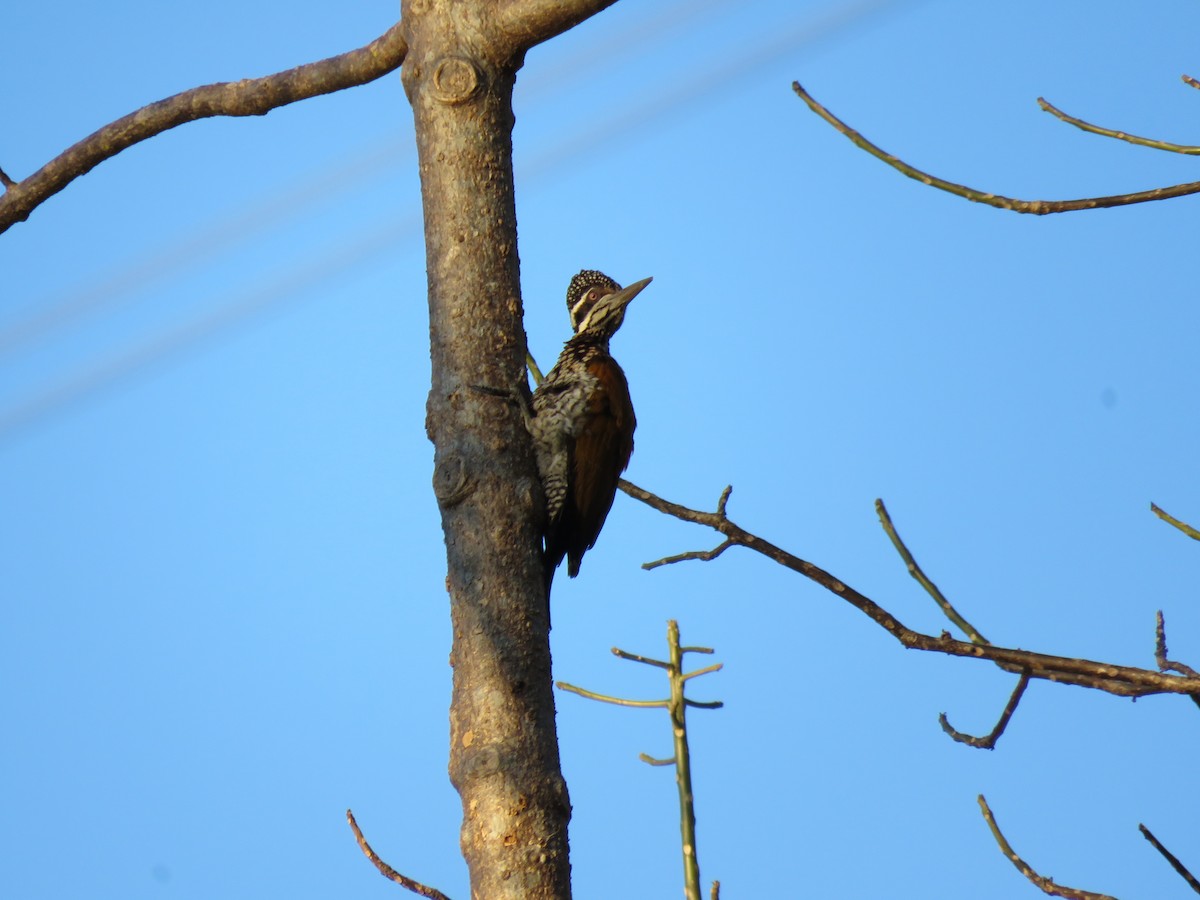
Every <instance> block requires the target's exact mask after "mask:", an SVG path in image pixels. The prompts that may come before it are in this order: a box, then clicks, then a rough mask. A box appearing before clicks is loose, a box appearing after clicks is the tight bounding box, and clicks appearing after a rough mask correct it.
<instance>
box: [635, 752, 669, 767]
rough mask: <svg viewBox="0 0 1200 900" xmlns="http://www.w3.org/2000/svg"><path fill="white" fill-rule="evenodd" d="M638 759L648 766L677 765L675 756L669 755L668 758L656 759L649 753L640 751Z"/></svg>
mask: <svg viewBox="0 0 1200 900" xmlns="http://www.w3.org/2000/svg"><path fill="white" fill-rule="evenodd" d="M638 759H640V760H641V761H642V762H644V763H645V764H646V765H648V766H673V765H675V757H673V756H669V757H667V758H666V759H656V758H655V757H653V756H650V755H649V754H647V753H639V754H638Z"/></svg>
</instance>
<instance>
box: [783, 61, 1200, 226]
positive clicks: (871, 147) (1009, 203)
mask: <svg viewBox="0 0 1200 900" xmlns="http://www.w3.org/2000/svg"><path fill="white" fill-rule="evenodd" d="M792 90H794V91H795V92H796V94H797V95H798V96H799V97H800V99H801V100H803V101H804V102H805V103H807V104H808V108H809V109H811V110H812V111H813V112H815V113H816V114H817V115H818V116H820V117H821V118H822V119H824V120H825V121H826V122H828V123H829V124H830V125H832V126H833V127H834V128H836V129H837V130H838V131H840V132H841V133H842V134H844V135H845V136H846V137H847V138H849V139H850V141H851V142H852V143H853V144H854V145H855V146H856V147H858V148H859V149H860V150H865V151H866V152H867V153H870V154H871V155H872V156H874V157H875V158H876V159H880V160H882V161H883V162H885V163H887V164H888V165H889V166H891V167H892V168H893V169H895V170H896V171H897V172H900V173H901V174H902V175H907V176H908V177H909V178H913V179H915V180H917V181H919V182H921V183H922V184H926V185H929V187H935V188H937V189H938V190H941V191H946V192H947V193H950V194H954V195H955V196H957V197H963V198H964V199H966V200H970V201H971V202H972V203H983V204H985V205H987V206H994V207H996V208H997V209H1007V210H1010V211H1012V212H1018V213H1028V214H1030V215H1035V216H1045V215H1049V214H1050V213H1062V212H1075V211H1077V210H1081V209H1104V208H1108V207H1114V206H1128V205H1130V204H1133V203H1148V202H1150V201H1152V200H1170V199H1172V198H1175V197H1186V196H1187V195H1189V194H1195V193H1197V192H1200V181H1193V182H1189V183H1188V184H1176V185H1171V186H1170V187H1162V188H1155V189H1154V190H1151V191H1136V192H1134V193H1131V194H1116V195H1114V196H1111V197H1085V198H1082V199H1079V200H1018V199H1016V198H1014V197H1005V196H1003V195H1001V194H993V193H990V192H988V191H981V190H979V189H978V188H973V187H967V186H966V185H964V184H957V183H955V182H953V181H947V180H946V179H944V178H938V177H937V176H936V175H930V174H929V173H928V172H923V171H921V170H920V169H918V168H916V167H914V166H910V165H909V164H908V163H906V162H904V161H903V160H902V159H900V158H899V157H896V156H893V155H892V154H890V153H888V152H887V151H886V150H883V149H881V148H880V147H878V146H876V145H875V144H872V143H871V142H870V141H868V140H867V139H866V138H865V137H863V136H862V135H861V134H859V133H858V132H857V131H855V130H854V129H853V128H851V127H850V126H849V125H847V124H846V123H845V122H843V121H842V120H841V119H839V118H838V117H837V116H835V115H834V114H833V113H831V112H830V111H829V110H827V109H826V108H825V107H824V106H822V105H821V104H820V103H818V102H817V101H816V100H814V99H813V97H812V96H811V95H809V93H808V92H807V91H805V90H804V88H802V87H801V86H800V83H799V82H796V81H793V82H792Z"/></svg>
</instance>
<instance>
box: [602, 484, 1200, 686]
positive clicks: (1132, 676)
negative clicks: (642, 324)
mask: <svg viewBox="0 0 1200 900" xmlns="http://www.w3.org/2000/svg"><path fill="white" fill-rule="evenodd" d="M620 487H621V490H623V491H624V492H625V493H626V494H628V495H629V496H631V497H633V498H634V499H636V500H640V501H642V502H643V503H645V504H646V505H647V506H650V507H651V508H653V509H656V510H658V511H659V512H662V513H666V514H667V515H669V516H674V517H675V518H677V519H681V520H682V521H684V522H692V523H694V524H697V525H705V526H708V527H709V528H712V529H714V530H716V531H719V532H720V533H721V534H723V535H725V536H726V537H727V538H729V539H730V540H731V541H732V542H733V543H735V544H738V545H740V546H743V547H748V548H750V549H751V550H754V551H756V552H758V553H761V554H762V555H763V556H766V557H767V558H768V559H771V560H773V561H775V562H776V563H778V564H779V565H781V566H783V567H785V568H788V569H791V570H792V571H793V572H797V573H799V574H801V575H803V576H804V577H806V578H808V579H810V580H812V581H815V582H816V583H817V584H819V585H821V586H822V587H823V588H825V589H826V590H828V591H830V592H831V593H833V594H836V595H837V596H838V597H840V598H841V599H843V600H845V601H846V602H847V603H849V604H850V605H851V606H853V607H854V608H855V609H857V610H858V611H859V612H861V613H863V614H864V615H866V616H867V617H869V618H870V619H871V620H872V621H873V622H875V624H877V625H878V626H879V627H881V628H883V629H884V630H885V631H887V632H888V633H889V634H890V635H892V637H894V638H895V639H896V640H898V641H899V642H900V643H901V644H902V645H903V646H904V647H906V648H908V649H910V650H925V651H933V652H937V653H946V654H948V655H950V656H963V657H969V658H973V659H987V660H991V661H992V662H994V663H996V664H997V665H999V666H1000V667H1001V668H1003V669H1006V670H1008V671H1012V672H1024V671H1026V670H1027V671H1028V672H1029V676H1030V678H1041V679H1044V680H1046V681H1053V682H1057V683H1060V684H1073V685H1076V686H1079V687H1086V688H1093V689H1095V690H1102V691H1106V692H1108V693H1110V694H1115V695H1117V696H1121V697H1143V696H1147V695H1149V694H1162V693H1172V694H1195V693H1197V692H1200V678H1193V677H1181V676H1178V675H1168V674H1165V673H1162V672H1154V671H1151V670H1149V669H1139V668H1135V667H1132V666H1116V665H1112V664H1110V663H1102V662H1094V661H1092V660H1087V659H1074V658H1071V657H1065V656H1052V655H1050V654H1046V653H1035V652H1033V651H1029V650H1015V649H1009V648H1007V647H997V646H994V645H989V644H972V643H969V642H967V641H958V640H955V639H954V638H952V637H950V636H949V635H948V634H942V635H939V636H938V637H934V636H933V635H928V634H922V633H921V632H918V631H913V630H912V629H910V628H908V627H906V626H905V625H904V624H903V623H902V622H901V621H900V620H899V619H897V618H896V617H895V616H894V615H892V614H891V613H890V612H888V611H887V610H886V609H884V608H883V607H881V606H880V605H879V604H877V603H876V602H875V601H873V600H871V599H870V598H869V597H866V596H864V595H863V594H860V593H859V592H858V591H856V590H854V588H852V587H850V586H849V585H848V584H846V583H845V582H844V581H842V580H841V579H840V578H837V577H836V576H834V575H832V574H830V573H829V572H826V571H825V570H824V569H822V568H821V567H820V566H817V565H814V564H813V563H810V562H808V561H807V560H804V559H801V558H799V557H798V556H794V555H793V554H791V553H788V552H787V551H786V550H783V549H781V548H780V547H777V546H775V545H774V544H772V543H770V542H769V541H765V540H763V539H762V538H760V537H758V536H757V535H754V534H751V533H750V532H748V531H746V530H745V529H743V528H741V527H740V526H738V525H737V524H736V523H735V522H733V521H732V520H731V519H730V518H729V516H728V515H727V514H726V513H725V511H724V509H723V508H719V509H718V511H717V512H701V511H700V510H695V509H689V508H688V507H686V506H682V505H680V504H678V503H672V502H671V501H669V500H664V499H663V498H661V497H659V496H657V495H655V494H652V493H650V492H649V491H647V490H645V489H644V488H640V487H638V486H637V485H635V484H632V483H631V482H629V481H626V480H624V479H622V480H621V482H620ZM728 490H729V489H726V491H725V492H724V493H723V494H722V498H723V499H727V498H728Z"/></svg>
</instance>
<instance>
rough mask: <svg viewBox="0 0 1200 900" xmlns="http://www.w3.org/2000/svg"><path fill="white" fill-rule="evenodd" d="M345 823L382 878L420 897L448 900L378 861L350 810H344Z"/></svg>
mask: <svg viewBox="0 0 1200 900" xmlns="http://www.w3.org/2000/svg"><path fill="white" fill-rule="evenodd" d="M346 821H347V822H349V823H350V830H351V831H353V832H354V840H356V841H358V846H359V848H360V849H361V850H362V852H363V853H364V854H365V855H366V857H367V859H369V860H370V861H371V862H372V863H373V864H374V865H375V868H377V869H378V870H379V874H381V875H382V876H383V877H384V878H387V879H389V880H391V881H394V882H396V884H398V885H400V886H401V887H406V888H408V889H409V890H410V891H412V892H413V893H414V894H420V895H421V896H422V897H429V898H431V900H450V898H449V897H447V896H446V895H445V894H443V893H442V892H441V891H439V890H438V889H437V888H431V887H429V886H428V885H425V884H421V882H419V881H413V880H412V879H411V878H409V877H407V876H405V875H401V874H400V873H399V872H397V871H396V870H395V869H393V868H392V867H391V866H389V865H388V864H387V863H385V862H384V861H383V860H382V859H380V858H379V854H377V853H376V852H375V851H374V850H372V849H371V845H370V844H368V843H367V839H366V838H365V837H363V833H362V829H360V828H359V827H358V822H356V821H355V820H354V813H352V812H351V811H350V810H346Z"/></svg>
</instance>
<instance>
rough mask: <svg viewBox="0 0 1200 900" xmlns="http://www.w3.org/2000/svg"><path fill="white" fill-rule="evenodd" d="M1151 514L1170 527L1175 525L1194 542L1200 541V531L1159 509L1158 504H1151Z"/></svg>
mask: <svg viewBox="0 0 1200 900" xmlns="http://www.w3.org/2000/svg"><path fill="white" fill-rule="evenodd" d="M1150 512H1152V513H1154V514H1155V515H1156V516H1158V517H1159V518H1160V519H1162V520H1163V521H1164V522H1166V523H1167V524H1168V525H1174V526H1175V527H1176V528H1178V529H1179V530H1180V531H1182V532H1183V533H1184V534H1186V535H1187V536H1188V537H1190V538H1191V539H1192V540H1196V541H1200V531H1197V530H1196V529H1195V528H1193V527H1192V526H1191V525H1189V524H1188V523H1187V522H1181V521H1179V519H1177V518H1175V517H1174V516H1173V515H1171V514H1170V513H1168V512H1166V511H1165V510H1163V509H1161V508H1159V506H1158V505H1157V504H1154V503H1151V504H1150Z"/></svg>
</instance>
